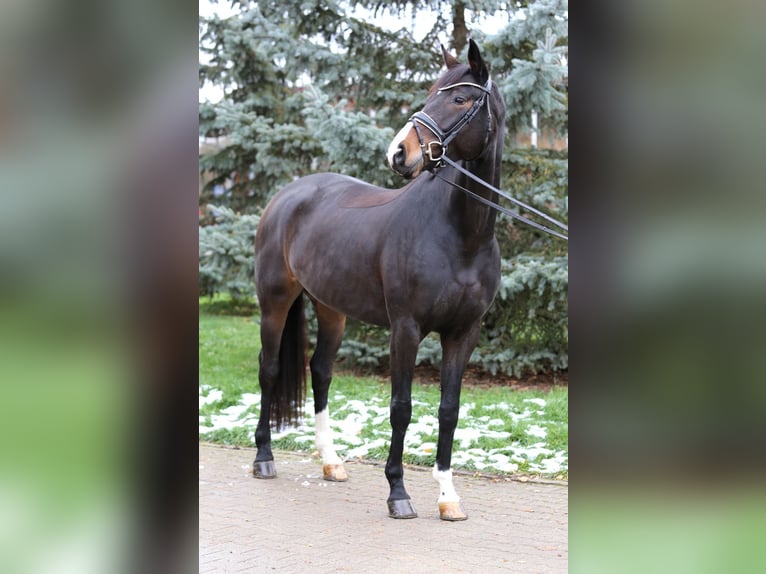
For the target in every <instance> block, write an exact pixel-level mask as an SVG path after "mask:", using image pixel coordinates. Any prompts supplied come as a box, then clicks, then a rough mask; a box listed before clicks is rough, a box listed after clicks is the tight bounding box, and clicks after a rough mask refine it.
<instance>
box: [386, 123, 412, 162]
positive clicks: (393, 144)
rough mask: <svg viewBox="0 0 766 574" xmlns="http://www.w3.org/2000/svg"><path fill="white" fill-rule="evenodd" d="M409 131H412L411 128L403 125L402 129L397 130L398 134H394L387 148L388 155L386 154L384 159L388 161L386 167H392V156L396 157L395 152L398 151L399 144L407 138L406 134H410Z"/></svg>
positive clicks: (408, 125)
mask: <svg viewBox="0 0 766 574" xmlns="http://www.w3.org/2000/svg"><path fill="white" fill-rule="evenodd" d="M410 129H412V126H411V125H410V124H409V123H407V124H405V125H404V127H403V128H402V129H400V130H399V133H398V134H396V136H395V137H394V139H393V141H392V142H391V145H390V146H388V153H387V154H386V158H387V159H388V165H389V166H390V167H393V166H394V156H395V155H396V152H398V151H399V144H400V143H402V142H403V141H404V138H406V137H407V134H409V133H410Z"/></svg>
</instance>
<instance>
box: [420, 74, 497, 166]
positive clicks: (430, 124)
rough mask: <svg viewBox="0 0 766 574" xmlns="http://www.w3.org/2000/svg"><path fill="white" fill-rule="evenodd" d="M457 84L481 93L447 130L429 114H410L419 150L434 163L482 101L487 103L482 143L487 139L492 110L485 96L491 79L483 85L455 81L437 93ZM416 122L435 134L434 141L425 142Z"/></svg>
mask: <svg viewBox="0 0 766 574" xmlns="http://www.w3.org/2000/svg"><path fill="white" fill-rule="evenodd" d="M459 86H471V87H473V88H478V89H480V90H481V91H482V92H483V94H482V96H481V97H480V98H479V99H478V100H475V101H474V102H473V105H472V106H471V109H469V110H468V111H467V112H466V113H465V114H463V117H461V118H460V119H459V120H458V121H457V122H455V124H454V125H453V126H452V127H451V128H450V129H448V130H447V131H444V130H442V129H441V127H439V124H438V123H436V120H434V119H433V118H432V117H431V116H429V115H428V114H427V113H425V112H424V111H422V110H421V111H419V112H415V113H414V114H412V116H410V119H409V120H408V121H410V122H412V126H413V127H414V128H415V133H416V134H417V135H418V142H419V143H420V150H421V151H422V152H423V157H425V158H427V159H429V160H431V161H432V162H434V163H436V165H437V166H438V165H440V162H441V160H442V158H443V157H444V154H445V153H446V152H447V146H448V145H449V144H450V142H452V140H454V139H455V138H456V137H457V134H458V133H460V130H462V129H463V128H464V127H465V126H467V125H468V124H470V123H471V120H473V118H475V117H476V114H478V113H479V112H480V111H481V108H482V106H483V105H484V103H485V102H486V103H487V114H488V117H487V123H488V126H487V136H486V138H485V141H484V143H485V144H486V143H487V142H486V140H487V139H489V134H490V132H491V125H492V112H491V111H490V109H489V98H488V97H487V96H488V95H489V94H490V93H492V80H491V79H487V83H486V84H484V85H483V86H481V85H479V84H475V83H473V82H457V83H455V84H450V85H449V86H444V87H443V88H439V89H438V90H437V92H436V93H437V94H438V93H440V92H446V91H449V90H452V89H454V88H457V87H459ZM418 124H421V125H423V126H425V127H426V128H428V129H429V130H430V131H431V133H433V134H434V135H435V136H436V141H431V142H428V145H426V144H425V142H424V141H423V135H422V134H421V133H420V127H419V126H418ZM434 145H436V146H439V149H440V150H441V154H440V155H439V156H438V157H434V153H433V146H434Z"/></svg>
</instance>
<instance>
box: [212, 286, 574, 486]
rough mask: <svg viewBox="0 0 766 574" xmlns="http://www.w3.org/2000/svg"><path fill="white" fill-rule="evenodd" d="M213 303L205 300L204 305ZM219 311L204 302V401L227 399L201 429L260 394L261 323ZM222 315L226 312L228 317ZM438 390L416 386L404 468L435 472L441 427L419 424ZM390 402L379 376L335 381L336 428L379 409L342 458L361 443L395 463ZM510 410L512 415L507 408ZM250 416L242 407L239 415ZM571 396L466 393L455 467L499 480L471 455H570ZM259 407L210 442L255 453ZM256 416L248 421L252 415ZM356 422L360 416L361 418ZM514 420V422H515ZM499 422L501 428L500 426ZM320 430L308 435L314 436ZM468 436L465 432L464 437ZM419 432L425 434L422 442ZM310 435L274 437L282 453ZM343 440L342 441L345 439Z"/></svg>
mask: <svg viewBox="0 0 766 574" xmlns="http://www.w3.org/2000/svg"><path fill="white" fill-rule="evenodd" d="M205 301H206V300H205ZM214 303H218V306H217V307H216V308H215V309H214V312H215V314H212V313H209V312H208V309H209V307H208V306H207V305H206V304H205V303H204V302H203V300H201V305H200V319H199V345H200V353H199V373H200V381H199V382H200V396H206V395H208V394H209V393H210V392H213V391H215V392H216V394H218V393H220V399H219V400H216V401H213V402H210V403H208V404H204V405H202V406H201V407H200V415H201V418H200V421H201V424H203V423H204V424H208V425H210V423H211V422H212V420H213V417H215V416H218V415H221V413H222V411H224V409H227V408H228V407H234V408H237V407H236V406H237V405H241V404H244V403H243V394H245V393H256V394H257V393H259V387H258V366H257V357H258V352H259V347H260V342H259V336H258V317H257V316H253V317H242V316H231V315H229V314H228V313H227V312H225V309H226V305H225V304H224V305H221V304H220V303H219V302H217V301H214ZM222 308H223V309H224V311H223V312H222ZM308 394H309V397H308V402H307V404H306V408H305V413H304V414H306V415H308V416H306V417H305V419H304V422H305V424H306V425H307V426H309V427H310V426H311V425H313V416H311V414H312V413H313V407H312V404H311V400H312V399H311V393H310V391H309V393H308ZM439 395H440V393H439V387H438V385H435V384H421V383H420V382H418V381H417V380H416V381H415V382H414V384H413V390H412V396H413V409H412V412H413V417H412V421H413V424H412V425H411V426H410V430H409V431H408V442H409V445H408V446H407V447H406V448H405V455H404V459H405V462H408V463H411V464H421V465H426V466H430V465H433V463H434V460H435V454H436V453H435V448H432V449H429V448H428V447H421V445H422V444H424V443H425V444H427V443H436V441H437V436H436V426H435V424H430V425H429V424H425V425H424V424H419V423H423V422H424V421H425V422H426V423H428V422H429V421H430V422H431V423H433V422H434V418H435V417H437V413H438V405H439ZM390 396H391V386H390V382H389V381H388V380H387V379H383V378H381V377H376V376H364V377H360V376H355V375H353V374H349V373H344V372H339V373H336V374H335V376H334V377H333V383H332V387H331V388H330V412H331V416H332V419H333V420H334V421H340V420H342V419H344V418H345V417H348V416H349V415H351V414H353V413H354V412H355V411H354V408H351V405H355V403H353V402H350V401H359V403H360V404H361V405H364V407H362V408H363V409H364V408H369V407H374V409H375V410H374V412H373V413H372V414H369V416H368V417H367V419H366V420H365V421H364V422H363V423H361V424H359V425H358V429H356V430H355V432H352V433H351V435H348V437H347V440H346V439H343V438H340V439H339V438H338V434H339V433H338V431H337V430H336V444H337V445H338V446H339V454H340V455H341V456H344V454H347V453H349V452H353V450H352V449H354V448H355V447H357V446H359V441H361V443H363V444H366V443H370V442H372V441H377V442H383V441H385V444H381V445H379V446H374V447H372V448H369V449H368V450H366V451H365V452H364V454H363V455H362V456H363V458H368V459H380V460H385V459H386V457H387V456H388V440H389V438H390V426H389V422H388V414H387V407H388V403H389V400H390ZM536 398H537V399H543V400H544V401H545V407H544V408H541V407H539V406H538V405H537V404H535V403H533V402H529V399H536ZM504 405H507V408H502V407H503V406H504ZM240 408H243V407H240ZM567 408H568V392H567V388H566V387H554V388H553V389H552V390H551V391H542V390H524V391H519V390H513V389H512V388H510V387H508V386H498V387H489V388H473V387H464V388H463V390H462V393H461V418H460V423H459V424H458V432H457V434H456V440H455V448H454V450H453V452H455V459H456V463H455V465H456V467H457V466H459V467H460V468H462V469H464V470H483V471H486V472H495V471H493V470H492V468H488V469H486V470H485V469H484V468H483V467H481V464H478V465H477V463H476V462H475V461H473V460H468V459H466V458H462V459H461V456H463V454H464V451H468V450H472V451H473V450H475V449H480V450H483V451H486V452H490V451H493V449H494V450H495V451H498V450H499V449H506V450H505V451H502V452H500V454H499V456H503V455H505V456H511V455H512V451H509V450H507V449H508V448H509V446H510V445H515V446H516V449H517V450H519V451H520V450H523V449H524V448H527V447H533V446H534V445H539V444H540V443H543V444H544V447H545V448H547V449H549V450H551V451H556V452H563V453H566V452H568V446H567V441H568V432H567V420H568V412H567ZM257 413H258V404H257V403H252V404H249V406H248V407H247V408H246V409H244V410H243V411H242V413H241V414H239V415H238V418H241V419H243V422H242V424H241V425H236V426H233V427H231V428H218V429H216V430H212V431H209V432H206V433H204V434H203V435H202V436H203V438H204V440H208V441H214V442H222V443H226V444H236V445H243V446H252V445H253V427H254V424H255V423H254V416H257ZM248 414H252V415H254V416H253V417H250V418H249V419H248V420H244V419H247V415H248ZM354 416H357V415H354ZM514 417H515V420H514ZM498 419H499V422H498ZM490 422H492V424H489V423H490ZM533 425H536V426H537V427H540V428H542V429H545V432H546V433H547V434H546V437H545V438H544V439H543V438H539V437H536V436H535V435H534V434H533V435H530V434H528V431H530V430H532V431H533V432H539V431H537V430H536V429H534V428H533ZM471 428H477V429H480V432H475V435H476V436H475V437H473V440H471V441H470V444H468V445H467V446H465V447H462V446H461V440H460V437H461V434H460V433H461V432H473V431H470V430H469V429H471ZM312 429H313V427H312V428H309V429H307V430H308V431H311V430H312ZM461 429H462V430H461ZM418 430H421V431H422V432H420V433H419V434H418V433H417V431H418ZM495 432H499V433H508V435H503V436H493V434H494V433H495ZM310 434H311V433H310V432H306V429H304V432H292V433H290V432H288V433H274V437H273V446H274V447H275V448H282V449H290V450H302V451H306V450H308V451H310V450H312V449H313V441H312V440H307V438H308V436H309V435H310ZM341 435H343V433H341ZM512 460H513V461H514V462H515V463H516V464H517V466H518V468H517V469H516V470H515V471H514V472H518V473H524V474H533V475H534V474H537V475H545V476H555V477H559V478H565V477H566V475H567V472H566V468H564V469H563V470H559V471H557V472H555V473H546V472H544V471H541V470H540V469H539V468H537V467H536V466H535V460H537V459H535V458H530V459H529V460H526V459H524V458H523V457H522V458H518V457H517V458H515V459H512Z"/></svg>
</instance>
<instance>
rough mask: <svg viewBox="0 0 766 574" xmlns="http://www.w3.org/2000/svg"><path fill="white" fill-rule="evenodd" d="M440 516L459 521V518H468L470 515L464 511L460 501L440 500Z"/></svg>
mask: <svg viewBox="0 0 766 574" xmlns="http://www.w3.org/2000/svg"><path fill="white" fill-rule="evenodd" d="M439 518H441V519H442V520H449V521H450V522H457V521H459V520H468V515H467V514H466V513H465V512H463V507H462V506H461V505H460V503H459V502H440V503H439Z"/></svg>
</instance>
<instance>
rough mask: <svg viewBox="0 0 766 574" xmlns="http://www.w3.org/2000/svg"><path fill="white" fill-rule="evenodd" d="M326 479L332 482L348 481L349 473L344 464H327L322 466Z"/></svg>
mask: <svg viewBox="0 0 766 574" xmlns="http://www.w3.org/2000/svg"><path fill="white" fill-rule="evenodd" d="M322 472H323V474H324V479H325V480H328V481H330V482H346V481H347V480H348V474H346V469H345V468H343V465H342V464H326V465H324V466H323V467H322Z"/></svg>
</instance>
